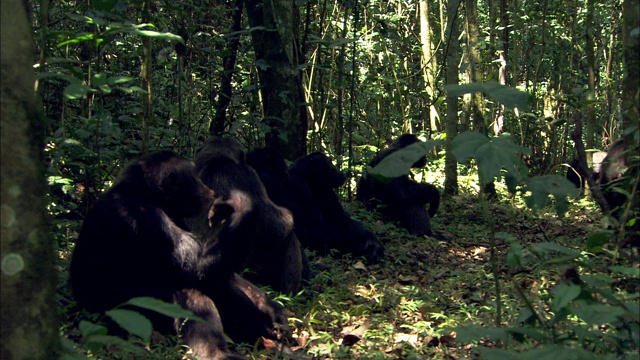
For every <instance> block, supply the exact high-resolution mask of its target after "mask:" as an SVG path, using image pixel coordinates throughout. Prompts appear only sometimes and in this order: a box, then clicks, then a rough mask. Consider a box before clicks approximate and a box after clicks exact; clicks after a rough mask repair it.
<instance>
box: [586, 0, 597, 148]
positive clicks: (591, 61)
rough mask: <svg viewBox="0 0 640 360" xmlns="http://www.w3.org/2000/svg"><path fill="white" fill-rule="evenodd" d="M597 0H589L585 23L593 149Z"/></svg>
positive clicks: (589, 133) (592, 143) (589, 127)
mask: <svg viewBox="0 0 640 360" xmlns="http://www.w3.org/2000/svg"><path fill="white" fill-rule="evenodd" d="M594 2H595V0H587V18H586V23H585V28H586V34H585V35H586V45H585V55H586V57H587V84H588V86H589V90H588V92H587V101H589V102H590V103H588V104H587V121H586V130H587V133H586V134H585V138H586V143H587V148H589V149H593V148H594V147H595V145H596V144H595V141H596V109H595V106H594V104H593V103H592V101H593V100H594V99H595V96H596V69H595V66H596V65H595V62H596V54H595V44H594V41H593V37H594V33H595V25H594V23H593V15H594V14H593V13H594V12H595V5H594Z"/></svg>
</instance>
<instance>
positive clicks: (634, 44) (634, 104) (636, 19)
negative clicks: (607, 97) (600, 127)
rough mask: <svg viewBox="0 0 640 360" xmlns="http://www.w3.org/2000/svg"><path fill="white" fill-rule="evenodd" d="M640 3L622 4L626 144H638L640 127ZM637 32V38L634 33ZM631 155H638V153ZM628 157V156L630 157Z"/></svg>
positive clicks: (623, 112) (623, 93) (623, 108)
mask: <svg viewBox="0 0 640 360" xmlns="http://www.w3.org/2000/svg"><path fill="white" fill-rule="evenodd" d="M639 3H640V1H639V0H625V1H624V2H623V4H622V17H623V19H624V21H623V22H622V23H623V27H622V42H623V46H624V52H623V65H624V78H623V79H622V127H623V128H624V133H625V134H626V135H625V143H626V144H636V146H637V144H638V126H639V125H640V124H639V122H640V84H639V82H638V74H639V73H640V36H638V28H640V4H639ZM634 31H635V36H633V35H632V32H634ZM629 155H637V148H636V151H631V152H629ZM629 155H627V156H629Z"/></svg>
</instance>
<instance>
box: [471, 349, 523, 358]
mask: <svg viewBox="0 0 640 360" xmlns="http://www.w3.org/2000/svg"><path fill="white" fill-rule="evenodd" d="M476 350H477V351H478V352H479V353H481V354H482V358H483V359H491V360H518V359H519V357H518V353H516V352H515V351H512V350H501V349H488V348H482V347H479V348H477V349H476Z"/></svg>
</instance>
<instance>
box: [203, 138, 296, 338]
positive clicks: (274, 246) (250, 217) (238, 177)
mask: <svg viewBox="0 0 640 360" xmlns="http://www.w3.org/2000/svg"><path fill="white" fill-rule="evenodd" d="M195 162H196V169H197V172H198V176H199V177H200V179H201V180H202V181H203V182H204V184H205V185H207V186H209V187H210V188H211V189H213V190H214V191H215V192H216V194H217V195H218V196H221V197H223V198H224V197H226V196H229V195H230V194H231V193H233V192H234V191H241V192H242V193H244V194H246V195H247V196H248V199H249V200H250V203H251V208H250V209H247V213H246V214H245V215H244V219H243V224H242V225H239V226H238V227H237V228H236V230H237V231H236V234H235V236H236V237H237V238H238V242H239V243H243V242H246V239H256V241H254V244H253V245H252V246H251V247H247V248H245V249H244V251H245V253H246V254H247V257H248V260H247V263H246V265H247V266H248V267H249V269H250V272H249V273H247V274H245V275H244V276H245V277H246V278H247V279H249V280H251V281H254V282H256V283H259V284H264V285H269V286H271V287H272V288H273V289H274V290H277V291H280V292H283V293H293V292H295V291H297V290H298V288H299V287H300V282H301V278H302V272H303V264H304V263H305V262H304V261H303V256H304V254H303V252H302V251H301V249H300V242H299V240H298V238H297V237H296V234H295V232H294V230H293V216H292V215H291V212H290V211H289V210H287V209H285V208H283V207H280V206H277V205H276V204H274V203H273V201H271V200H270V199H269V197H268V196H267V193H266V190H265V188H264V186H263V184H262V183H261V182H260V178H259V177H258V175H257V174H256V172H255V170H253V169H252V168H251V167H250V166H249V165H248V164H247V163H246V155H245V150H244V148H243V147H242V145H241V144H240V143H239V142H238V141H237V140H235V139H233V138H231V137H217V136H215V137H211V138H209V139H208V140H207V141H206V142H205V143H204V145H203V146H202V147H201V148H200V149H199V151H198V153H197V154H196V159H195ZM218 228H219V226H216V224H215V223H211V220H210V216H208V215H207V214H204V213H203V214H201V215H200V216H199V217H198V218H197V219H196V220H195V225H194V231H195V232H196V233H198V234H201V235H202V236H203V237H204V238H205V239H215V238H216V237H217V235H216V233H217V231H218V230H217V229H218ZM222 320H223V322H224V320H225V318H224V314H223V315H222ZM225 327H226V325H225Z"/></svg>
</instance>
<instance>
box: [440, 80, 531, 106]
mask: <svg viewBox="0 0 640 360" xmlns="http://www.w3.org/2000/svg"><path fill="white" fill-rule="evenodd" d="M444 89H445V91H447V93H448V94H449V95H450V96H460V95H464V94H468V93H477V92H481V93H484V94H486V95H489V96H491V97H492V98H493V99H494V100H495V101H497V102H499V103H501V104H503V105H504V106H506V107H508V108H518V109H522V110H527V109H528V108H529V102H530V101H531V98H532V97H531V94H529V93H528V92H525V91H522V90H518V89H516V88H512V87H510V86H507V85H502V84H500V83H498V82H495V81H489V82H486V83H472V84H462V85H445V87H444Z"/></svg>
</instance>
